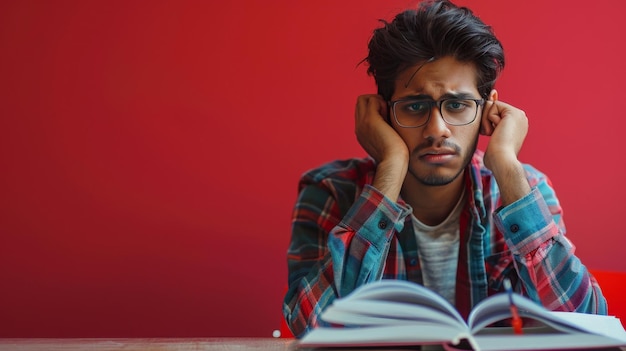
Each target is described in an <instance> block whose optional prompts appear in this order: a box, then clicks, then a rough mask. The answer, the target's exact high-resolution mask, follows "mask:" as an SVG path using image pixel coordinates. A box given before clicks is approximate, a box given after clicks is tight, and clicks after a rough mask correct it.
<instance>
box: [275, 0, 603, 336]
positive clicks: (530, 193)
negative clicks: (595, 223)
mask: <svg viewBox="0 0 626 351" xmlns="http://www.w3.org/2000/svg"><path fill="white" fill-rule="evenodd" d="M366 62H367V63H368V64H369V69H368V72H369V73H370V74H371V75H373V76H374V78H375V81H376V84H377V86H378V94H377V95H363V96H360V97H359V98H358V99H357V104H356V113H355V115H356V118H355V123H356V135H357V139H358V141H359V143H360V144H361V145H362V147H363V148H364V149H365V150H366V151H367V153H368V154H369V155H370V156H371V157H369V158H365V159H351V160H346V161H336V162H332V163H329V164H326V165H324V166H322V167H320V168H318V169H314V170H312V171H309V172H308V173H306V174H305V175H304V176H303V178H302V179H301V181H300V188H299V189H300V193H299V198H298V201H297V203H296V206H295V211H294V218H293V232H292V237H291V244H290V247H289V252H288V268H289V290H288V292H287V294H286V296H285V302H284V314H285V318H286V320H287V322H288V324H289V326H290V328H291V330H292V331H293V333H294V335H295V336H297V337H301V336H302V335H304V333H305V332H307V331H308V330H309V329H311V328H314V327H316V326H317V325H320V324H321V323H323V322H322V321H321V320H320V319H319V315H320V313H321V312H322V311H323V310H324V308H325V307H326V306H328V305H329V304H330V303H331V302H332V301H333V300H334V299H336V298H340V297H343V296H346V295H347V294H349V293H350V292H352V291H353V290H354V289H355V288H357V287H358V286H360V285H363V284H367V283H369V282H373V281H376V280H380V279H402V280H410V281H413V282H416V283H419V284H423V285H424V286H426V287H428V288H430V289H432V290H434V291H436V292H437V293H439V294H441V295H442V296H443V297H445V298H446V299H447V300H448V301H450V302H451V303H452V304H454V305H455V306H456V307H457V309H458V310H459V311H460V312H461V314H462V315H465V316H467V314H468V313H469V311H470V309H471V308H472V306H474V305H475V304H476V303H478V302H479V301H481V300H482V299H484V298H485V297H487V296H489V295H492V294H494V293H496V292H499V291H502V290H503V287H502V282H503V280H504V279H505V278H509V279H510V280H511V281H512V282H513V285H514V288H515V290H516V291H518V292H520V293H521V294H523V295H526V296H528V297H529V298H531V299H532V300H534V301H536V302H538V303H540V304H541V305H543V306H545V307H546V308H548V309H550V310H558V311H580V312H588V313H603V314H604V313H606V308H607V307H606V301H605V299H604V297H603V296H602V293H601V291H600V288H599V286H598V284H597V282H596V280H595V279H594V278H593V277H592V276H591V275H590V274H589V272H588V271H587V269H586V268H585V267H584V266H583V265H582V264H581V262H580V260H579V259H578V258H577V257H576V256H574V248H573V246H572V244H571V242H570V241H569V240H568V239H567V238H566V237H565V226H564V223H563V219H562V217H561V207H560V205H559V202H558V199H557V197H556V195H555V193H554V190H553V189H552V187H551V184H550V181H549V180H548V178H547V177H546V176H545V175H544V174H542V173H540V172H539V171H538V170H536V169H534V168H532V167H531V166H529V165H525V164H522V163H521V162H520V161H519V160H518V158H517V154H518V152H519V150H520V148H521V147H522V144H523V142H524V138H525V136H526V132H527V130H528V120H527V118H526V115H525V113H524V111H522V110H520V109H518V108H516V107H514V106H511V105H509V104H507V103H504V102H502V101H499V100H498V93H497V91H496V90H494V89H493V87H494V84H495V81H496V78H497V77H498V75H499V73H500V71H501V70H502V68H503V67H504V53H503V49H502V46H501V44H500V42H499V41H498V39H497V38H496V37H495V36H494V34H493V32H492V31H491V29H490V27H488V26H487V25H485V24H484V23H483V22H482V21H481V20H480V19H478V18H477V17H475V16H474V15H473V14H472V12H471V11H470V10H468V9H465V8H459V7H456V6H455V5H454V4H452V3H450V2H447V1H437V2H426V3H422V4H421V5H420V6H419V8H418V9H417V10H409V11H405V12H403V13H400V14H399V15H397V16H396V18H395V19H394V20H393V21H392V22H391V23H385V25H384V27H382V28H379V29H377V30H375V31H374V35H373V37H372V39H371V41H370V43H369V55H368V57H367V58H366ZM479 134H483V135H487V136H490V140H489V143H488V146H487V148H486V150H485V152H484V153H483V152H482V151H480V150H477V149H476V145H477V141H478V136H479Z"/></svg>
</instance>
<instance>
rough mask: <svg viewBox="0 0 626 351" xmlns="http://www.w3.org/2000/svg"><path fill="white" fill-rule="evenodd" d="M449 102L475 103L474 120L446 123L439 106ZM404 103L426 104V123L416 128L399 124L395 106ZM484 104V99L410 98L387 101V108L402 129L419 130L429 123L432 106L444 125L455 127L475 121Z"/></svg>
mask: <svg viewBox="0 0 626 351" xmlns="http://www.w3.org/2000/svg"><path fill="white" fill-rule="evenodd" d="M450 100H465V101H470V100H471V101H474V102H475V103H476V110H475V111H474V118H472V120H471V121H469V122H467V123H462V124H454V123H450V122H448V121H446V118H445V117H444V115H443V113H441V106H442V105H443V104H444V103H445V102H446V101H450ZM405 101H420V102H423V103H427V104H428V105H429V107H430V108H429V110H428V118H426V121H424V123H422V124H420V125H417V126H407V125H404V124H402V123H400V121H398V116H396V104H398V103H399V102H405ZM484 104H485V99H464V98H448V99H441V100H429V99H423V100H421V99H415V98H410V99H399V100H393V101H387V105H388V106H389V109H390V110H391V111H390V112H392V113H393V119H395V120H396V123H397V124H398V125H399V126H400V127H402V128H419V127H423V126H425V125H426V124H428V121H430V117H431V116H432V114H433V106H437V108H438V109H439V115H441V118H442V119H443V121H444V122H446V124H448V125H451V126H455V127H458V126H466V125H468V124H471V123H472V122H474V121H475V120H476V117H477V116H478V107H479V106H483V105H484Z"/></svg>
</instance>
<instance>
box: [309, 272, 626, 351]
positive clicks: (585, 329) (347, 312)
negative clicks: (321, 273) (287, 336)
mask: <svg viewBox="0 0 626 351" xmlns="http://www.w3.org/2000/svg"><path fill="white" fill-rule="evenodd" d="M513 303H514V304H515V305H516V306H517V308H518V311H519V315H520V317H521V318H522V319H524V326H523V329H522V330H523V334H522V335H516V334H514V333H513V329H512V328H510V327H494V326H493V325H494V324H496V323H497V322H502V321H506V320H509V319H510V318H511V309H510V303H509V296H508V295H507V294H505V293H502V294H497V295H493V296H490V297H489V298H487V299H485V300H483V301H481V302H480V303H479V304H478V305H476V306H475V308H474V309H473V310H472V312H471V313H470V315H469V317H468V320H467V322H466V321H465V320H464V319H463V317H461V315H460V314H459V313H458V311H457V310H456V309H455V308H454V307H453V306H452V305H451V304H450V303H448V302H447V301H446V300H445V299H444V298H443V297H441V296H440V295H438V294H436V293H435V292H433V291H431V290H429V289H427V288H425V287H423V286H421V285H418V284H415V283H411V282H407V281H400V280H381V281H378V282H374V283H370V284H366V285H363V286H361V287H359V288H358V289H356V290H355V291H354V292H352V294H350V295H348V296H346V297H345V298H342V299H337V300H335V301H334V302H333V304H332V305H330V306H328V307H327V308H326V310H325V311H324V312H323V313H322V315H321V316H320V318H322V320H324V321H326V322H329V323H332V325H333V327H319V328H316V329H313V330H311V331H310V332H309V333H307V334H306V335H305V336H304V338H302V339H301V340H300V341H299V343H298V347H299V348H322V347H333V348H336V347H381V346H416V345H434V344H440V345H443V346H444V347H445V348H446V349H473V350H475V351H490V350H511V351H515V350H556V349H591V348H595V349H598V348H610V347H621V346H626V331H625V330H624V328H623V327H622V324H621V323H620V321H619V319H618V318H615V317H612V316H601V315H592V314H583V313H575V312H551V311H548V310H547V309H545V308H544V307H542V306H540V305H539V304H537V303H535V302H533V301H531V300H530V299H528V298H526V297H524V296H521V295H519V294H513ZM531 322H532V323H531ZM335 325H336V326H335Z"/></svg>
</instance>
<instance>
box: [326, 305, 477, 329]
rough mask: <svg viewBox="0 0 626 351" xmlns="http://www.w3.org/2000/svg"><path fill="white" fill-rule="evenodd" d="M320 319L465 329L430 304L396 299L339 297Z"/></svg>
mask: <svg viewBox="0 0 626 351" xmlns="http://www.w3.org/2000/svg"><path fill="white" fill-rule="evenodd" d="M321 318H322V319H323V320H324V321H326V322H329V323H334V324H340V325H346V326H368V325H390V324H406V323H409V322H411V323H412V322H423V323H431V324H433V323H434V324H446V325H449V326H452V327H456V329H457V330H459V331H466V332H468V331H469V330H468V327H467V325H466V324H465V322H460V321H458V320H457V319H456V318H453V317H451V316H450V315H448V314H444V313H441V311H440V310H438V309H435V308H432V307H430V306H422V305H415V304H409V303H404V302H396V301H368V300H362V299H349V298H346V299H341V300H336V301H335V302H333V304H332V305H330V306H328V307H327V308H326V310H325V311H324V313H322V316H321Z"/></svg>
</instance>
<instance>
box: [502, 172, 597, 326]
mask: <svg viewBox="0 0 626 351" xmlns="http://www.w3.org/2000/svg"><path fill="white" fill-rule="evenodd" d="M526 172H527V174H528V175H529V179H531V180H532V191H531V192H530V193H529V194H528V195H526V196H524V197H523V198H521V199H519V200H518V201H516V202H514V203H512V204H510V205H509V206H505V207H503V208H501V209H500V210H499V211H497V212H496V213H495V214H494V219H495V224H496V227H497V228H498V230H500V231H501V232H502V233H503V234H504V237H505V240H506V242H507V245H508V246H509V248H510V249H511V252H512V253H513V256H514V259H515V262H516V264H515V267H516V270H517V272H518V275H519V277H520V278H521V280H520V281H521V284H522V288H523V290H524V291H525V292H526V294H527V295H528V296H529V297H530V298H531V299H533V300H535V301H537V302H539V303H541V304H542V305H543V306H545V307H546V308H548V309H550V310H555V311H577V312H585V313H597V314H606V313H607V305H606V300H605V298H604V296H603V295H602V292H601V290H600V287H599V286H598V283H597V281H596V280H595V279H594V278H593V276H591V274H590V273H589V272H588V270H587V268H586V267H585V266H584V265H583V264H582V263H581V262H580V259H579V258H578V257H576V256H575V254H574V246H573V245H572V243H571V242H570V241H569V240H568V239H567V238H566V237H565V224H564V222H563V218H562V209H561V206H560V204H559V201H558V199H557V197H556V194H555V192H554V190H553V188H552V186H551V184H550V181H549V179H548V178H547V177H545V176H543V175H542V174H541V173H539V172H538V171H536V170H534V169H533V168H531V167H530V166H526ZM537 175H539V177H537Z"/></svg>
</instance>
